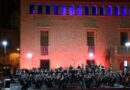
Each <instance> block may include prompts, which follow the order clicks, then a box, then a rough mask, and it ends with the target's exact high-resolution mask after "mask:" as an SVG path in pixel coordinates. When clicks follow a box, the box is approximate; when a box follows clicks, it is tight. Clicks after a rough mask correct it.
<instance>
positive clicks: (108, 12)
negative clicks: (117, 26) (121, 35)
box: [107, 5, 112, 16]
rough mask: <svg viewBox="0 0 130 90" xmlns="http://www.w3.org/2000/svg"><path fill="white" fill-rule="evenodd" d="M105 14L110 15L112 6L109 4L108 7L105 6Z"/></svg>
mask: <svg viewBox="0 0 130 90" xmlns="http://www.w3.org/2000/svg"><path fill="white" fill-rule="evenodd" d="M107 15H108V16H112V6H111V5H108V7H107Z"/></svg>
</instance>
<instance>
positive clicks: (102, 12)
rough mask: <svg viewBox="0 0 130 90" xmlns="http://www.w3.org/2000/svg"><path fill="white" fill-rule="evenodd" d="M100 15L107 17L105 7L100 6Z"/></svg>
mask: <svg viewBox="0 0 130 90" xmlns="http://www.w3.org/2000/svg"><path fill="white" fill-rule="evenodd" d="M99 9H100V15H105V10H104V6H100V7H99Z"/></svg>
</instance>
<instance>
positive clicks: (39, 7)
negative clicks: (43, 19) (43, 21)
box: [38, 4, 42, 14]
mask: <svg viewBox="0 0 130 90" xmlns="http://www.w3.org/2000/svg"><path fill="white" fill-rule="evenodd" d="M38 14H42V4H38Z"/></svg>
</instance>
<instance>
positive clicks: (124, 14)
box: [122, 6, 127, 16]
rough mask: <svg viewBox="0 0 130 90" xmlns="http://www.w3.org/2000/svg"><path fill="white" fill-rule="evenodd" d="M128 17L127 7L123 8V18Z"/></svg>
mask: <svg viewBox="0 0 130 90" xmlns="http://www.w3.org/2000/svg"><path fill="white" fill-rule="evenodd" d="M126 15H127V7H126V6H122V16H126Z"/></svg>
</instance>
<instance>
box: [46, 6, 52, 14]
mask: <svg viewBox="0 0 130 90" xmlns="http://www.w3.org/2000/svg"><path fill="white" fill-rule="evenodd" d="M50 12H51V10H50V4H46V14H50Z"/></svg>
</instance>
